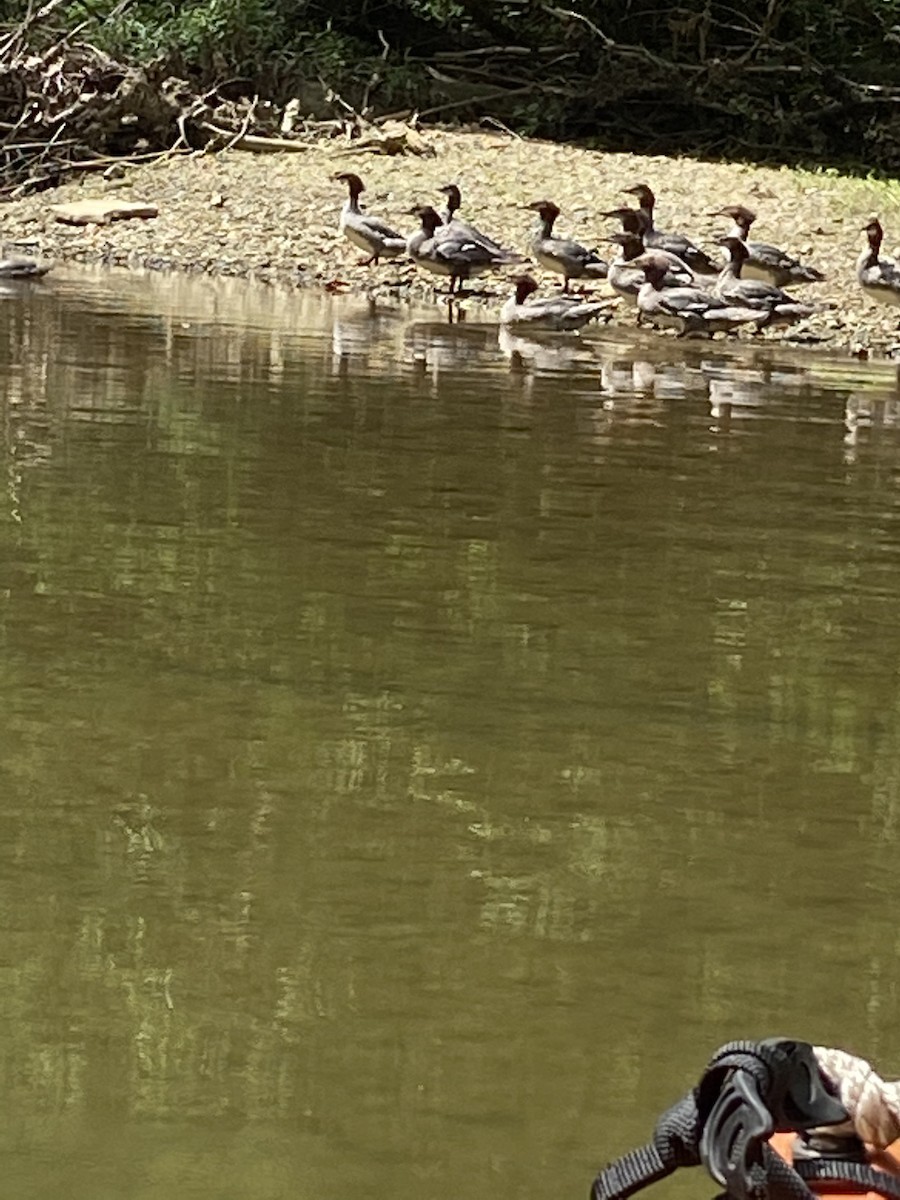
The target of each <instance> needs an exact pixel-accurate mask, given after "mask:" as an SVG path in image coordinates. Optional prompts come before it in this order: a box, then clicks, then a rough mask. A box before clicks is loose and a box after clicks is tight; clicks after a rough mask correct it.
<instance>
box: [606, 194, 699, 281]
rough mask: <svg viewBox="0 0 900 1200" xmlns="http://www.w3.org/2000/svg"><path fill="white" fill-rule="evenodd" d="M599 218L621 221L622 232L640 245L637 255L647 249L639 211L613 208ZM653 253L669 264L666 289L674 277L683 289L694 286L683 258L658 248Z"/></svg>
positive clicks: (642, 221)
mask: <svg viewBox="0 0 900 1200" xmlns="http://www.w3.org/2000/svg"><path fill="white" fill-rule="evenodd" d="M600 216H601V217H610V218H611V219H613V220H617V221H621V223H622V232H623V233H627V234H630V235H631V236H632V238H637V240H638V242H639V243H640V246H641V249H640V250H639V251H637V254H641V253H643V251H644V249H646V248H648V247H646V246H645V243H644V229H645V228H646V225H647V219H646V216H645V214H644V213H642V212H641V211H640V210H639V209H637V208H613V209H610V211H609V212H604V213H601V214H600ZM610 240H611V241H615V242H618V244H619V245H620V246H624V245H625V244H626V243H624V242H621V241H619V239H618V238H611V239H610ZM628 244H629V245H631V246H632V247H633V245H634V243H633V242H629V243H628ZM655 253H656V254H661V255H662V256H663V257H664V258H667V259H668V260H669V262H670V264H671V266H670V269H669V276H670V282H669V283H667V284H666V287H673V286H674V283H673V282H672V280H673V279H674V277H676V276H677V279H678V282H679V283H680V284H683V285H684V286H685V287H689V286H690V285H691V284H695V283H696V282H697V276H696V275H695V274H694V272H693V271H692V270H691V268H690V267H689V266H688V265H687V263H686V262H685V261H684V259H683V258H679V257H678V255H677V254H672V253H671V252H670V251H668V250H661V249H660V248H659V247H658V246H657V247H656V248H655ZM637 254H635V253H631V254H630V255H629V257H631V258H636V257H637ZM640 275H641V278H642V279H643V272H640ZM607 278H609V277H608V276H607Z"/></svg>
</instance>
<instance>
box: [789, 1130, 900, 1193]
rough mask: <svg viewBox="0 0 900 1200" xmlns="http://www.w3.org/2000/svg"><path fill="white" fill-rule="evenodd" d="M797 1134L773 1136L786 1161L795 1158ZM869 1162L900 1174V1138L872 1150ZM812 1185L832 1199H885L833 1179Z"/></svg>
mask: <svg viewBox="0 0 900 1200" xmlns="http://www.w3.org/2000/svg"><path fill="white" fill-rule="evenodd" d="M795 1136H796V1135H795V1134H793V1133H776V1134H773V1136H772V1139H771V1143H772V1147H773V1149H775V1150H777V1151H778V1153H779V1154H780V1155H781V1157H782V1158H783V1159H784V1160H785V1162H791V1161H792V1160H793V1154H792V1152H791V1147H792V1146H793V1144H794V1137H795ZM869 1164H870V1165H871V1166H873V1167H877V1168H878V1169H879V1170H880V1171H887V1172H888V1174H890V1175H897V1176H900V1140H898V1141H896V1142H893V1143H892V1144H891V1145H890V1146H888V1148H887V1149H886V1150H872V1151H871V1152H870V1154H869ZM811 1186H812V1187H813V1191H815V1192H820V1193H822V1194H823V1195H824V1194H825V1193H826V1192H827V1194H828V1196H829V1198H831V1200H834V1198H835V1197H839V1196H846V1197H847V1198H848V1200H850V1198H851V1197H852V1198H853V1200H860V1197H861V1196H863V1195H865V1196H871V1197H872V1200H883V1197H882V1196H881V1195H880V1194H879V1193H878V1192H860V1191H859V1190H856V1191H854V1190H853V1189H852V1188H843V1187H842V1186H841V1184H840V1183H835V1182H833V1181H831V1180H823V1181H822V1182H821V1183H816V1184H815V1185H811Z"/></svg>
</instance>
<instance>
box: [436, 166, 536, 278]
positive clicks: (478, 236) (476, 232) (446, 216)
mask: <svg viewBox="0 0 900 1200" xmlns="http://www.w3.org/2000/svg"><path fill="white" fill-rule="evenodd" d="M438 191H439V192H443V193H444V195H445V196H446V197H447V208H446V210H445V211H444V213H443V214H442V220H443V223H444V226H447V227H450V228H452V229H454V230H455V231H456V232H457V233H463V234H464V235H465V236H466V237H469V238H471V239H472V240H473V241H476V242H483V243H484V245H485V246H489V247H490V248H491V249H492V250H499V251H502V252H503V253H504V254H508V255H511V256H512V255H514V256H515V257H516V258H517V259H518V261H519V262H523V261H524V260H523V258H522V256H521V255H520V254H516V253H515V251H514V250H507V249H506V248H505V247H503V246H501V245H500V243H499V242H496V241H494V239H493V238H492V237H488V235H487V234H486V233H484V232H482V230H480V229H479V228H478V227H477V226H475V225H470V224H469V222H468V221H464V220H463V219H462V217H458V216H457V215H456V214H457V212H458V211H459V209H460V206H461V205H462V195H461V193H460V190H459V187H458V185H457V184H455V183H445V184H444V185H443V187H440V188H438Z"/></svg>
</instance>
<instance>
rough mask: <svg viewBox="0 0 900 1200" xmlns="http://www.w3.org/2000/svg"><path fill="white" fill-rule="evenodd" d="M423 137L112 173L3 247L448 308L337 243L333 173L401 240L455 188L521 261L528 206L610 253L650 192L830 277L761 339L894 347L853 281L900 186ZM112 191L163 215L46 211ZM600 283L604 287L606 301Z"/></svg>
mask: <svg viewBox="0 0 900 1200" xmlns="http://www.w3.org/2000/svg"><path fill="white" fill-rule="evenodd" d="M422 140H423V141H424V143H425V149H426V150H427V151H428V153H426V154H423V155H419V154H404V155H395V156H391V157H387V156H384V155H377V154H372V153H364V152H359V151H357V150H355V149H354V148H353V146H352V144H351V145H347V144H344V143H342V142H339V141H335V140H326V141H322V142H321V143H318V144H314V145H311V146H310V147H309V148H307V149H305V150H302V151H299V152H289V153H278V154H256V153H248V152H245V151H235V150H232V151H223V152H220V153H216V154H205V153H198V154H196V155H183V156H177V157H171V158H168V159H164V160H160V161H157V162H154V163H150V164H146V165H136V166H131V167H126V168H124V171H123V172H122V173H120V172H119V171H118V170H116V171H114V172H112V174H114V175H119V177H118V178H108V179H107V178H103V177H100V176H98V175H97V174H96V173H92V174H88V175H84V176H82V177H81V178H79V179H73V180H71V181H70V182H67V183H65V184H64V185H62V186H61V187H59V188H56V189H55V190H53V191H50V192H44V193H42V194H39V195H34V196H30V197H27V198H24V199H20V200H16V201H13V202H11V203H9V204H7V205H4V206H3V207H2V209H0V212H2V218H0V221H2V226H0V228H2V236H3V240H4V241H6V242H13V241H23V242H25V243H26V244H30V247H31V248H32V249H34V250H36V251H39V252H40V253H41V254H43V255H46V256H47V257H49V258H51V259H60V260H68V261H80V262H91V263H96V262H105V263H109V264H111V265H117V266H123V267H128V266H143V267H151V268H158V269H160V270H177V271H191V272H205V273H209V274H227V275H246V276H250V277H253V278H256V279H261V280H269V281H272V282H278V283H286V284H291V285H295V286H310V287H324V288H328V289H331V290H348V291H353V290H360V291H362V290H365V291H369V292H373V293H375V294H378V293H379V292H383V293H387V292H388V291H390V292H391V293H392V294H394V295H397V294H400V295H408V296H410V297H411V298H415V299H416V300H422V299H427V298H429V297H430V298H433V299H435V300H439V299H440V296H439V295H438V293H436V291H435V287H434V284H435V279H434V276H430V275H423V274H422V273H421V272H418V271H417V270H416V268H415V267H414V266H413V265H412V263H411V262H409V261H408V260H406V259H403V260H398V261H394V262H386V263H382V264H380V265H379V266H377V267H361V266H359V265H358V263H359V259H360V254H359V252H358V251H357V250H356V249H355V248H354V247H353V246H351V245H350V244H349V243H348V242H346V241H345V240H344V239H343V238H342V237H341V236H340V235H339V234H338V231H337V219H338V213H339V211H340V207H341V204H342V203H343V200H344V198H345V188H344V187H343V186H342V185H341V184H338V183H334V182H332V181H331V178H330V177H331V175H332V174H333V173H334V172H335V171H355V172H357V173H358V174H359V175H361V176H362V178H363V179H364V180H365V182H366V185H367V190H366V193H365V195H364V196H363V200H364V201H365V202H366V204H367V206H368V207H369V208H370V209H371V210H372V211H373V212H377V213H378V214H379V215H381V216H384V217H385V218H386V219H388V220H390V221H391V222H392V223H393V224H395V226H396V227H397V228H399V229H401V230H403V231H411V229H412V228H413V226H414V225H415V220H414V218H412V217H410V216H409V215H408V210H409V209H410V207H411V206H412V205H413V204H415V203H423V202H424V203H433V204H435V205H436V206H441V202H442V200H443V197H441V196H440V195H439V194H438V193H437V191H436V188H437V186H438V185H439V184H441V183H445V182H447V181H449V180H454V181H456V182H458V183H459V184H460V186H461V188H462V192H463V205H464V207H463V209H462V210H461V215H462V216H465V217H466V218H467V219H468V220H471V221H473V222H475V223H476V224H478V225H479V226H481V228H483V229H484V230H485V231H486V232H488V233H490V234H492V235H493V236H494V237H496V238H498V239H499V240H501V241H502V242H504V244H507V245H510V246H513V247H516V248H518V249H521V250H523V251H526V250H527V246H528V240H529V236H530V231H531V228H532V225H533V214H532V213H530V212H528V211H526V210H525V209H524V207H523V206H524V205H525V204H527V203H528V202H529V201H532V200H535V199H540V198H543V197H549V198H550V199H552V200H555V202H556V203H557V204H558V205H559V206H560V208H561V209H562V216H561V217H560V219H559V221H558V230H559V232H561V233H563V234H568V235H571V236H574V237H576V238H578V239H579V240H580V241H582V242H584V243H585V244H587V245H591V246H593V245H596V246H597V248H598V249H599V250H600V251H601V253H603V254H604V257H607V256H611V255H612V253H613V252H614V249H615V247H613V246H611V245H609V244H608V243H606V242H605V239H606V238H607V237H608V235H609V234H610V233H611V232H612V231H613V229H614V228H616V226H615V225H614V223H613V222H610V221H607V220H604V219H603V218H601V217H600V216H599V215H598V214H599V213H600V212H602V211H603V210H604V209H607V208H611V207H614V206H616V205H618V204H620V203H622V202H627V203H631V202H632V201H631V197H626V196H623V195H622V189H623V188H625V187H627V186H629V185H630V184H634V183H636V182H643V181H646V182H648V183H650V185H651V186H652V187H653V189H654V190H655V192H656V195H657V215H658V224H659V226H660V227H661V228H664V229H672V230H678V231H680V232H683V233H686V234H688V235H689V236H690V237H692V238H693V240H694V241H696V242H697V243H698V244H700V245H702V246H704V248H707V249H710V248H711V249H713V250H714V251H715V252H716V253H717V254H720V253H721V251H720V249H719V248H718V247H715V246H714V245H713V244H712V238H714V237H715V236H716V235H717V234H718V233H722V232H724V230H725V224H726V222H725V221H724V220H723V219H722V218H713V217H710V216H709V215H708V214H709V213H710V212H711V211H712V210H713V209H716V208H720V207H722V206H723V205H726V204H735V203H740V204H745V205H747V206H748V207H750V208H752V209H754V210H755V211H756V212H757V214H758V219H757V222H756V224H755V226H754V228H753V234H752V236H753V237H756V238H758V239H759V240H763V241H770V242H774V243H775V244H777V245H779V246H781V247H783V248H784V249H787V250H789V251H791V252H792V253H794V254H797V255H798V256H800V257H801V258H802V259H803V260H804V261H808V262H810V263H812V264H813V265H815V266H817V267H819V269H820V270H822V271H824V272H825V273H826V275H827V277H828V278H827V281H826V282H825V283H820V284H813V285H807V286H805V287H802V288H797V289H792V290H793V291H794V292H795V294H796V295H797V296H798V297H802V298H803V299H804V300H806V299H815V300H816V301H823V302H826V303H827V305H828V307H827V308H826V309H825V311H823V312H820V313H817V314H816V315H815V316H814V317H812V318H810V319H809V320H808V321H807V322H805V323H804V324H803V325H802V326H799V327H797V328H795V329H793V330H790V331H788V332H787V334H783V333H780V332H775V331H772V332H767V333H766V334H765V335H764V336H765V337H766V338H767V339H772V340H777V339H781V338H785V337H787V338H788V339H793V340H801V341H804V342H806V343H807V344H811V345H821V346H824V347H826V348H828V349H831V350H838V349H844V350H846V351H847V352H853V353H857V354H860V355H865V354H866V353H871V354H872V355H873V356H878V355H882V354H885V353H892V354H897V353H898V352H900V349H898V347H900V329H898V323H900V310H898V309H896V308H890V307H883V306H875V305H873V304H872V303H871V302H869V301H868V300H867V299H866V298H865V297H863V296H862V294H861V293H860V291H859V288H858V286H857V284H856V279H855V263H856V259H857V257H858V255H859V253H860V251H861V250H862V249H863V247H864V245H865V238H864V235H863V234H862V232H861V228H862V226H863V225H864V224H865V223H866V221H867V220H868V219H869V217H870V215H871V214H873V213H877V214H878V215H879V216H880V218H881V221H882V224H883V225H884V228H885V231H886V241H885V249H887V250H889V251H890V252H891V253H894V252H896V250H897V248H898V246H900V183H898V182H877V181H871V180H860V179H850V178H847V177H842V176H838V175H832V174H829V173H809V172H804V171H794V170H789V169H787V168H781V169H774V168H768V167H757V166H744V165H740V164H727V163H705V162H695V161H693V160H690V159H684V158H674V159H673V158H664V157H647V156H641V155H631V154H606V153H602V152H599V151H591V150H583V149H580V148H577V147H574V146H568V145H558V144H553V143H547V142H538V141H529V140H526V139H521V138H517V137H512V136H510V135H508V134H502V133H496V134H494V133H482V132H452V131H444V130H428V131H426V132H425V133H424V135H423V139H422ZM104 195H107V196H109V195H112V196H115V197H119V198H122V199H128V200H136V201H143V202H147V203H149V204H152V205H155V206H156V207H157V208H158V210H159V215H158V216H157V217H155V218H153V219H149V220H147V219H136V220H128V221H115V222H113V223H111V224H108V225H87V226H73V225H65V224H61V223H59V222H58V221H57V220H56V218H55V216H54V214H53V211H52V210H53V207H54V206H55V205H58V204H62V203H65V202H69V201H72V200H75V199H80V198H84V197H88V196H90V197H93V196H104ZM537 276H538V279H539V280H540V281H541V283H542V286H543V287H544V288H547V289H551V290H553V289H556V288H558V286H559V277H553V276H549V275H546V274H545V273H544V272H541V271H538V272H537ZM50 279H51V280H52V276H51V277H50ZM481 282H482V281H479V286H481ZM48 283H49V281H48ZM485 288H486V290H489V291H493V292H494V293H495V296H494V297H493V298H491V297H490V296H489V297H487V298H486V299H476V298H472V299H471V300H467V301H466V303H467V304H471V305H474V304H478V303H487V304H493V305H495V306H496V305H497V304H498V303H499V301H500V299H501V298H503V297H505V295H506V292H507V288H506V286H505V284H504V281H503V279H502V277H500V276H496V277H494V278H493V280H489V281H488V282H487V283H486V285H485ZM606 288H607V285H606V284H603V285H602V287H601V288H600V292H601V294H602V292H603V291H604V290H606ZM610 294H612V293H610ZM615 319H616V320H620V321H623V322H629V323H631V322H634V320H635V316H634V312H633V310H623V311H621V312H620V313H619V314H617V316H616V318H615Z"/></svg>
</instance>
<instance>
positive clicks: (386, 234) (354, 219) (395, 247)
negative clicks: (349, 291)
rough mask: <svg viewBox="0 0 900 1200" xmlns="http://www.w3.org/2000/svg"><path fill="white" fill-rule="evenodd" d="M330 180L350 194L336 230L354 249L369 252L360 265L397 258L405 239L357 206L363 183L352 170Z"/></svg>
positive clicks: (404, 247) (404, 245) (383, 222)
mask: <svg viewBox="0 0 900 1200" xmlns="http://www.w3.org/2000/svg"><path fill="white" fill-rule="evenodd" d="M332 178H333V179H334V180H336V181H339V182H341V183H346V185H347V190H348V192H349V195H348V197H347V199H346V200H345V201H344V207H343V208H342V209H341V218H340V221H339V224H338V228H339V229H340V231H341V233H342V234H343V235H344V237H345V238H347V239H348V240H349V241H351V242H352V243H353V245H354V246H359V248H360V250H364V251H368V254H369V257H368V258H366V259H364V260H363V261H362V262H361V263H360V264H359V265H360V266H361V267H367V266H369V264H370V263H375V264H376V265H377V264H378V260H379V259H380V258H396V257H397V256H398V255H399V254H402V253H403V252H404V250H405V249H406V238H405V237H404V236H403V234H402V233H398V232H397V230H396V229H393V228H392V227H391V226H390V225H388V224H387V222H386V221H382V220H381V218H380V217H373V216H372V215H371V214H370V213H367V212H363V210H362V209H361V208H360V206H359V197H360V195H361V194H362V193H363V192H364V191H365V190H366V189H365V186H364V185H363V181H362V180H361V179H360V177H359V176H358V175H354V174H353V173H352V171H341V172H340V173H339V174H337V175H333V176H332Z"/></svg>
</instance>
